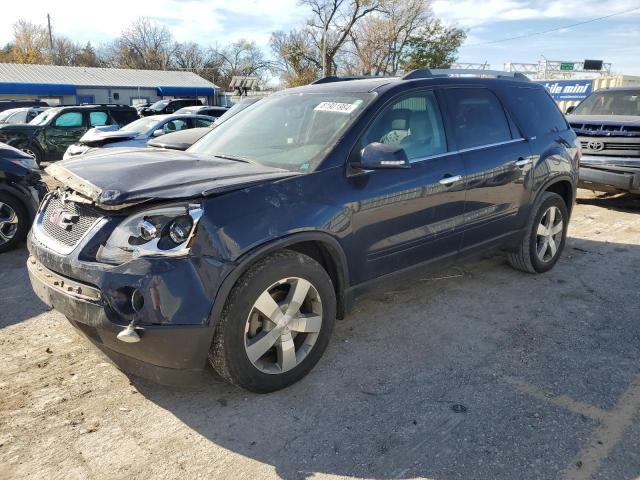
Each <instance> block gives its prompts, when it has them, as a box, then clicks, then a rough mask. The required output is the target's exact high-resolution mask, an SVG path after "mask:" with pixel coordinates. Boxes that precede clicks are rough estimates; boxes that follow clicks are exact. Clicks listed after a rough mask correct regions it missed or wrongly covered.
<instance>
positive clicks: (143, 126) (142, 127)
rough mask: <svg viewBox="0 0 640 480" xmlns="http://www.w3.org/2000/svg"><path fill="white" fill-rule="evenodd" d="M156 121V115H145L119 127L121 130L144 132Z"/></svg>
mask: <svg viewBox="0 0 640 480" xmlns="http://www.w3.org/2000/svg"><path fill="white" fill-rule="evenodd" d="M157 123H158V117H147V118H141V119H140V120H135V121H133V122H131V123H129V124H127V125H125V126H124V127H122V128H121V129H120V131H121V132H135V133H146V132H148V131H149V130H151V129H152V128H153V127H154V126H155V125H157Z"/></svg>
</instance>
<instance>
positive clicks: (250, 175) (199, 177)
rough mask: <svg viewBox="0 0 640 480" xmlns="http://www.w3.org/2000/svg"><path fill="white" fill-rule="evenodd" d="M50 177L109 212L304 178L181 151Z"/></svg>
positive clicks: (65, 164) (91, 163) (126, 157)
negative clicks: (292, 178) (283, 179)
mask: <svg viewBox="0 0 640 480" xmlns="http://www.w3.org/2000/svg"><path fill="white" fill-rule="evenodd" d="M46 172H47V173H48V174H49V175H51V176H52V177H54V178H55V179H56V180H58V181H59V182H61V183H63V184H64V185H65V186H68V187H69V188H71V189H73V190H75V191H76V192H78V193H80V194H82V195H84V196H85V197H88V198H89V199H91V200H92V201H93V202H94V203H95V204H96V205H97V206H99V207H101V208H107V209H119V208H125V207H127V206H129V205H132V204H135V203H141V202H144V201H147V200H155V199H174V198H176V199H177V198H192V197H198V196H202V195H211V194H215V193H221V192H224V191H229V190H235V189H238V188H242V187H245V186H248V185H251V184H256V183H262V182H266V181H274V180H278V179H281V178H286V177H290V176H294V175H300V173H297V172H290V171H288V170H282V169H279V168H273V167H266V166H263V165H255V164H251V163H244V162H239V161H234V160H226V159H223V158H218V157H207V156H202V155H196V154H192V153H187V152H180V151H176V150H155V149H153V150H151V149H149V150H143V149H127V148H112V149H108V150H105V151H104V152H100V153H98V154H93V155H90V156H85V157H77V158H71V159H69V160H64V161H61V162H56V163H54V164H52V165H51V166H49V167H48V168H47V169H46Z"/></svg>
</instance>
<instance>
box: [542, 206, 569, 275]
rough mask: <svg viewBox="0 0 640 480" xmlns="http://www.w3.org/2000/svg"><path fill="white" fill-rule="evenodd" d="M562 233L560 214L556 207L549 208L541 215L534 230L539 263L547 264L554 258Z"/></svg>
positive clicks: (562, 223) (562, 224)
mask: <svg viewBox="0 0 640 480" xmlns="http://www.w3.org/2000/svg"><path fill="white" fill-rule="evenodd" d="M563 231H564V222H563V220H562V212H560V209H559V208H558V207H555V206H551V207H549V208H548V209H547V210H546V211H545V212H544V215H542V218H541V219H540V223H539V224H538V228H537V230H536V254H537V255H538V258H539V259H540V260H541V261H543V262H549V261H551V260H553V258H554V257H555V256H556V252H557V251H558V248H559V247H560V243H561V242H562V234H563Z"/></svg>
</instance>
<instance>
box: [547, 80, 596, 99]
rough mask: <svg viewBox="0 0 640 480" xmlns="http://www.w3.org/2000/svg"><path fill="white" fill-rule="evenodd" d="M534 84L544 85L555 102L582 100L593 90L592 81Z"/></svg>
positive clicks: (555, 81) (561, 81)
mask: <svg viewBox="0 0 640 480" xmlns="http://www.w3.org/2000/svg"><path fill="white" fill-rule="evenodd" d="M536 83H540V84H542V85H544V88H546V89H547V90H549V93H550V94H551V96H552V97H553V99H554V100H555V101H556V102H561V101H563V100H582V99H584V98H587V97H588V96H589V94H590V93H591V91H592V90H593V80H548V81H542V82H536Z"/></svg>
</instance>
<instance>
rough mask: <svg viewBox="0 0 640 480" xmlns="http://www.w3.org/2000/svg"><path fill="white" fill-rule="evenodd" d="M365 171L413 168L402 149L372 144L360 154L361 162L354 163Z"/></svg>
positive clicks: (382, 144) (376, 143)
mask: <svg viewBox="0 0 640 480" xmlns="http://www.w3.org/2000/svg"><path fill="white" fill-rule="evenodd" d="M352 165H353V166H354V167H357V168H362V169H363V170H378V169H383V168H411V164H410V163H409V160H408V159H407V154H406V152H405V151H404V149H403V148H401V147H393V146H391V145H385V144H384V143H378V142H374V143H370V144H369V145H367V146H366V147H364V148H363V149H362V151H361V152H360V161H359V162H354V163H352Z"/></svg>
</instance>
